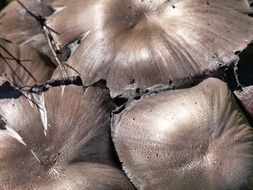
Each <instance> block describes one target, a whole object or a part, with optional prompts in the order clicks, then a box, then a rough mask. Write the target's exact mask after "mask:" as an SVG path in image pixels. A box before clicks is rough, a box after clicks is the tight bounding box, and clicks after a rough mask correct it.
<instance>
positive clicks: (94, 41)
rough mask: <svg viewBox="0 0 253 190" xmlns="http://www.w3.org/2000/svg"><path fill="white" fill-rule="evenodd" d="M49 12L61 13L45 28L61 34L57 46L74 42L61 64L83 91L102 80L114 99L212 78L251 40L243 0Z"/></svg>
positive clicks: (115, 3) (85, 6) (106, 4)
mask: <svg viewBox="0 0 253 190" xmlns="http://www.w3.org/2000/svg"><path fill="white" fill-rule="evenodd" d="M52 6H53V7H54V8H55V9H58V10H60V11H58V12H57V13H56V14H54V15H51V16H50V17H49V18H48V21H47V23H48V25H49V26H50V27H51V28H53V29H54V30H56V31H57V32H59V33H60V34H59V35H57V34H54V38H55V40H56V43H57V44H58V45H59V46H65V45H67V44H69V43H72V42H74V41H76V40H79V43H80V44H79V45H78V47H77V48H76V50H75V51H74V52H73V54H72V55H71V57H70V59H69V61H68V64H69V65H70V66H72V67H73V68H74V70H77V71H78V72H80V73H81V75H82V79H83V81H84V84H85V85H88V84H93V83H94V82H96V81H98V80H99V79H105V80H106V81H107V85H108V87H109V88H110V93H111V95H112V96H113V97H115V96H117V95H119V94H121V93H122V92H123V91H125V90H128V89H136V88H142V89H143V88H147V87H150V86H153V85H155V84H160V83H162V84H169V83H170V84H172V85H176V86H178V85H179V86H180V84H181V83H184V82H185V81H189V80H191V79H192V78H194V77H197V76H199V75H208V74H209V73H210V72H216V71H217V70H218V68H220V67H226V66H228V65H229V64H231V63H232V62H233V61H236V60H237V58H238V56H237V55H235V52H237V51H241V50H243V49H244V48H246V46H247V44H249V43H250V42H251V40H252V39H253V18H252V17H250V16H248V14H250V13H252V8H251V7H250V6H249V3H248V1H246V0H223V1H220V0H169V1H168V0H156V1H152V0H151V1H150V0H136V1H132V0H121V1H119V0H98V1H93V0H84V1H79V0H73V1H68V0H56V1H54V2H53V4H52ZM74 70H70V71H69V72H70V73H72V74H76V73H75V71H74Z"/></svg>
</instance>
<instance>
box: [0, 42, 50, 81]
mask: <svg viewBox="0 0 253 190" xmlns="http://www.w3.org/2000/svg"><path fill="white" fill-rule="evenodd" d="M0 65H1V67H0V75H3V74H4V75H5V76H6V77H7V78H8V79H9V81H10V82H11V83H12V84H13V85H15V86H31V85H34V84H35V83H37V82H45V81H47V80H49V79H50V78H51V76H52V74H53V71H54V69H55V66H54V64H53V63H52V62H51V61H50V59H49V58H48V57H47V56H45V55H43V54H41V53H40V52H38V51H37V50H35V49H34V48H32V47H30V46H19V45H17V44H14V43H8V42H3V43H1V44H0Z"/></svg>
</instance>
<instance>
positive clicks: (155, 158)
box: [112, 78, 253, 190]
mask: <svg viewBox="0 0 253 190" xmlns="http://www.w3.org/2000/svg"><path fill="white" fill-rule="evenodd" d="M112 136H113V142H114V144H115V147H116V151H117V153H118V156H119V159H120V160H121V162H122V163H123V169H124V171H125V172H126V173H127V175H128V177H129V178H130V179H131V180H132V182H133V183H134V184H135V186H136V187H137V188H138V189H145V190H146V189H159V190H165V189H177V190H181V189H182V190H183V189H195V190H201V189H206V190H213V189H216V190H224V189H229V190H238V189H252V185H253V184H252V182H253V172H252V171H253V151H252V150H253V129H252V128H251V127H250V125H249V124H248V122H247V120H246V118H245V116H244V115H243V113H242V112H241V110H240V108H239V107H238V105H237V104H236V101H235V99H234V97H233V95H232V93H231V92H230V90H229V89H228V87H227V85H226V84H225V83H224V82H222V81H220V80H218V79H214V78H210V79H207V80H205V81H204V82H202V83H200V84H199V85H197V86H195V87H192V88H189V89H181V90H175V91H169V92H161V93H159V94H157V95H150V96H147V97H144V98H142V99H141V100H139V101H135V102H132V103H131V104H130V105H129V106H127V108H126V109H125V110H123V111H122V112H121V113H119V114H115V115H114V120H113V125H112Z"/></svg>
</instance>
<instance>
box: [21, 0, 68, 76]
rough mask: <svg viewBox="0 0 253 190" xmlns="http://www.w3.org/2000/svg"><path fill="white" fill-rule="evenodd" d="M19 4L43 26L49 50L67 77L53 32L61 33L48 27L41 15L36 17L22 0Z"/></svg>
mask: <svg viewBox="0 0 253 190" xmlns="http://www.w3.org/2000/svg"><path fill="white" fill-rule="evenodd" d="M17 2H18V3H19V5H20V6H22V7H23V8H24V9H25V10H26V12H27V13H28V14H29V15H30V16H32V17H33V18H34V19H35V20H36V21H37V22H38V23H39V25H40V26H41V28H42V30H43V32H44V34H45V37H46V39H47V42H48V45H49V48H50V50H51V52H52V53H53V56H54V59H55V61H56V62H57V64H58V65H59V67H60V69H61V70H64V73H63V76H64V77H67V71H66V70H65V67H64V65H62V63H61V62H60V60H59V58H58V56H57V53H56V52H60V48H59V47H58V46H57V44H56V43H55V40H54V38H53V35H52V33H51V32H53V33H55V34H59V33H58V32H56V31H55V30H53V29H52V28H50V27H49V26H47V24H46V19H45V17H43V16H41V15H36V14H35V13H33V12H32V11H30V10H29V9H28V8H27V7H26V6H25V5H24V4H23V3H22V2H21V1H20V0H17Z"/></svg>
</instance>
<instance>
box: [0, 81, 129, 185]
mask: <svg viewBox="0 0 253 190" xmlns="http://www.w3.org/2000/svg"><path fill="white" fill-rule="evenodd" d="M0 84H1V85H0V141H1V142H0V189H12V190H18V189H41V190H52V189H55V190H57V189H59V190H64V189H66V190H67V189H72V190H88V189H90V190H93V189H100V190H107V189H122V190H123V189H126V190H128V189H133V186H132V185H131V183H130V182H129V181H128V179H127V178H126V176H125V175H124V173H123V172H122V171H121V170H120V169H118V164H117V162H116V161H115V159H114V157H113V152H112V151H113V150H112V142H111V138H110V112H111V110H112V109H113V108H114V105H113V104H112V101H111V99H110V97H109V91H108V89H107V88H106V87H105V85H104V84H102V83H97V84H96V85H94V86H91V87H89V88H87V89H86V90H85V91H84V90H83V88H82V87H81V86H76V85H69V86H65V88H64V91H63V90H62V88H61V87H55V88H50V89H48V91H45V92H43V93H42V94H39V95H33V94H30V95H29V96H26V95H24V94H23V93H22V92H21V91H18V90H17V89H15V88H13V87H12V86H10V84H9V83H8V82H7V81H5V80H3V79H1V83H0ZM26 94H27V93H26ZM32 96H40V97H41V98H39V99H38V102H39V101H40V104H37V103H36V102H34V101H33V99H32V98H30V99H28V97H32ZM38 110H40V111H42V112H44V117H41V114H39V113H38ZM45 120H46V121H45ZM45 123H46V125H45Z"/></svg>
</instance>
